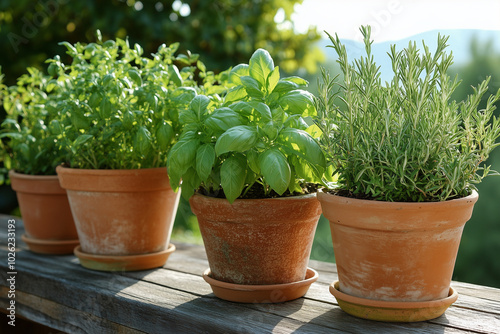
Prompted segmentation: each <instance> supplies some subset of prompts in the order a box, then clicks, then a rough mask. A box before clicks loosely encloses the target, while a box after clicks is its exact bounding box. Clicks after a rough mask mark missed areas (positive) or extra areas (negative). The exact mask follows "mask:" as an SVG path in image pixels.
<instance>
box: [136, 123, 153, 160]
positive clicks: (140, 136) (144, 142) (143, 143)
mask: <svg viewBox="0 0 500 334" xmlns="http://www.w3.org/2000/svg"><path fill="white" fill-rule="evenodd" d="M150 148H151V133H150V132H149V130H148V129H146V127H144V126H141V127H139V130H137V133H136V134H135V139H134V149H136V150H137V151H138V152H139V154H140V155H146V154H147V153H148V152H149V149H150Z"/></svg>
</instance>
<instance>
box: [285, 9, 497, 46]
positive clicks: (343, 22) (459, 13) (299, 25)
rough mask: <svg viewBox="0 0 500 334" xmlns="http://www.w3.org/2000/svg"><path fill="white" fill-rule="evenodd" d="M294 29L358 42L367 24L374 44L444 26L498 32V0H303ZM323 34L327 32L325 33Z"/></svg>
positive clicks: (439, 28)
mask: <svg viewBox="0 0 500 334" xmlns="http://www.w3.org/2000/svg"><path fill="white" fill-rule="evenodd" d="M292 20H293V21H294V24H295V29H296V30H297V31H299V32H304V31H307V28H308V27H309V25H316V26H317V28H318V31H321V32H323V31H324V30H326V31H327V32H328V33H330V34H332V35H333V34H335V33H337V34H338V35H339V37H340V38H342V39H352V40H358V41H361V34H360V33H359V26H360V25H366V24H369V25H371V27H372V38H373V39H374V41H375V43H377V42H383V41H396V40H399V39H402V38H405V37H409V36H413V35H416V34H418V33H421V32H425V31H431V30H446V29H448V30H449V29H479V30H498V31H500V1H499V0H304V1H303V3H302V4H298V5H296V7H295V13H294V15H293V16H292ZM324 36H326V35H324Z"/></svg>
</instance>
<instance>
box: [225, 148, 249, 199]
mask: <svg viewBox="0 0 500 334" xmlns="http://www.w3.org/2000/svg"><path fill="white" fill-rule="evenodd" d="M220 177H221V185H222V189H224V194H225V195H226V198H227V200H228V201H229V203H233V202H234V200H235V199H236V198H238V197H239V196H240V195H241V192H242V191H243V188H244V186H245V179H246V165H245V161H244V160H242V159H240V158H238V157H230V158H228V159H226V160H225V161H224V162H223V163H222V166H221V170H220Z"/></svg>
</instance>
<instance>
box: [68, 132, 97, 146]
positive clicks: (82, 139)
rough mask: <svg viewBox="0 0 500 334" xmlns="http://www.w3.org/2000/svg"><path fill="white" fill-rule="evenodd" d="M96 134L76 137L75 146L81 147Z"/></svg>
mask: <svg viewBox="0 0 500 334" xmlns="http://www.w3.org/2000/svg"><path fill="white" fill-rule="evenodd" d="M93 137H94V136H92V135H80V136H78V138H76V140H75V141H74V142H73V145H72V146H73V148H75V149H76V148H78V147H80V146H81V145H83V144H85V143H86V142H88V141H89V140H90V139H91V138H93Z"/></svg>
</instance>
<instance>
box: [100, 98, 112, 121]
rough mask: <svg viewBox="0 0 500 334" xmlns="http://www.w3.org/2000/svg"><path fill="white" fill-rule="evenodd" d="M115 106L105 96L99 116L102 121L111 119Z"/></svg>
mask: <svg viewBox="0 0 500 334" xmlns="http://www.w3.org/2000/svg"><path fill="white" fill-rule="evenodd" d="M113 109H114V108H113V104H112V103H111V101H110V100H109V99H108V98H107V97H106V96H105V97H103V99H102V100H101V104H100V106H99V111H100V112H99V116H101V118H102V119H106V118H109V117H110V116H111V114H112V113H113Z"/></svg>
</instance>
